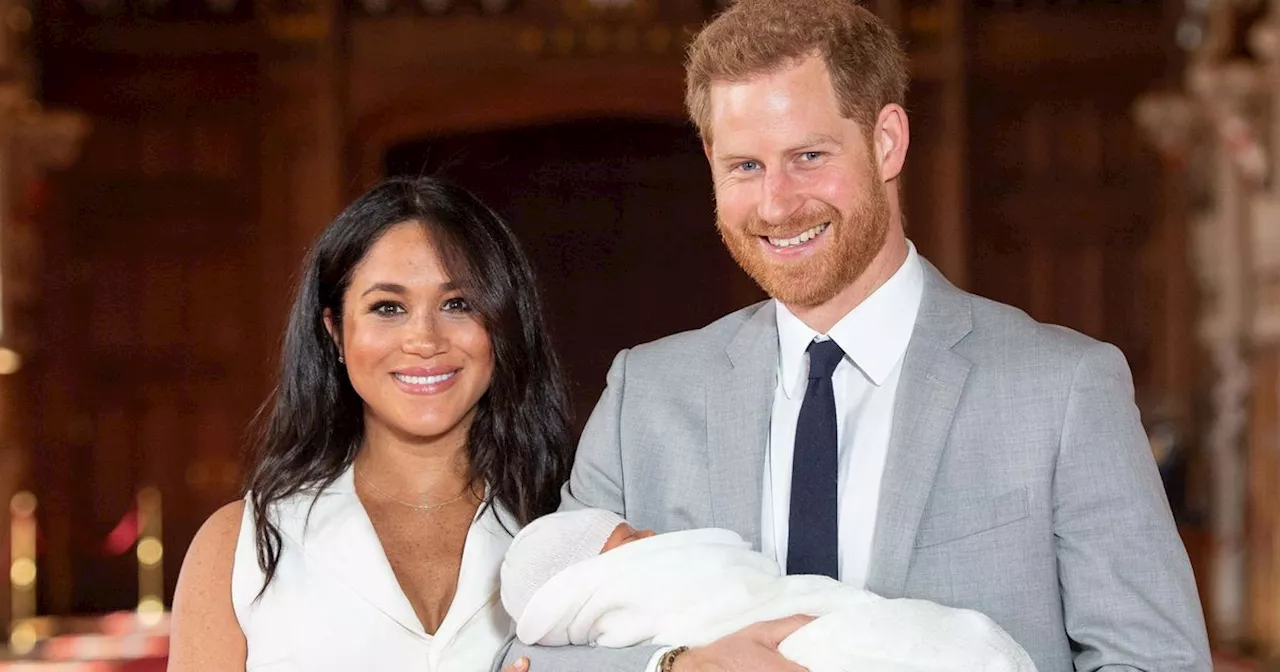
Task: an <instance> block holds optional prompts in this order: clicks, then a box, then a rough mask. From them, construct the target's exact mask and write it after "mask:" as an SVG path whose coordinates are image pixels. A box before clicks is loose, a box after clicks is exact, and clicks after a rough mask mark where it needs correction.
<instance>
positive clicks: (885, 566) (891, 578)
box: [867, 262, 973, 598]
mask: <svg viewBox="0 0 1280 672" xmlns="http://www.w3.org/2000/svg"><path fill="white" fill-rule="evenodd" d="M970 311H971V308H970V298H969V296H968V295H967V294H965V293H964V292H961V291H960V290H958V289H956V288H955V287H954V286H952V285H951V284H950V283H948V282H947V280H946V279H945V278H943V277H942V275H941V274H940V273H939V272H938V271H937V269H935V268H934V267H933V266H932V265H930V264H928V263H927V262H926V263H925V285H924V294H923V297H922V300H921V304H920V312H919V314H918V316H917V318H916V327H915V330H914V331H913V332H912V335H911V341H910V343H909V344H908V346H907V353H906V355H905V357H904V359H903V363H902V373H901V377H900V378H899V383H898V394H897V399H896V400H895V401H894V411H893V425H892V429H891V430H890V431H891V433H890V438H889V455H888V460H887V462H886V463H885V470H884V476H883V480H882V484H881V487H880V504H879V509H878V513H877V517H876V528H875V538H874V541H873V543H872V556H871V568H870V569H871V573H870V576H869V577H868V581H867V588H868V589H869V590H871V591H873V592H876V593H879V594H881V595H883V596H885V597H891V598H893V597H900V596H901V595H902V594H903V592H904V590H905V588H906V581H907V570H908V568H909V565H910V562H911V551H912V549H913V548H914V546H915V539H916V532H917V531H918V529H919V527H920V518H921V516H922V515H923V514H924V509H925V506H926V504H927V503H928V501H929V493H930V491H931V490H932V488H933V483H934V479H935V477H936V475H937V471H938V464H939V462H940V461H941V459H942V453H943V449H944V448H945V446H946V443H947V436H948V434H949V432H950V429H951V423H952V420H953V419H954V417H955V412H956V407H957V406H958V404H959V402H960V395H961V393H962V392H963V390H964V384H965V380H966V379H967V378H968V376H969V368H970V362H969V360H967V359H965V358H964V357H962V356H961V355H959V354H958V353H956V352H954V351H953V350H952V347H953V346H955V345H956V344H957V343H959V342H960V340H961V339H962V338H964V337H965V335H966V334H968V333H969V332H970V331H971V330H972V328H973V318H972V314H971V312H970Z"/></svg>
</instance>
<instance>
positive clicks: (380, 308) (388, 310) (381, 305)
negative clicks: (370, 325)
mask: <svg viewBox="0 0 1280 672" xmlns="http://www.w3.org/2000/svg"><path fill="white" fill-rule="evenodd" d="M369 312H371V313H373V314H375V315H383V316H388V315H399V314H400V313H403V312H404V306H401V305H400V304H398V303H395V302H394V301H379V302H377V303H375V304H373V305H372V306H370V307H369Z"/></svg>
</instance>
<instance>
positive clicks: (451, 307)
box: [441, 296, 471, 313]
mask: <svg viewBox="0 0 1280 672" xmlns="http://www.w3.org/2000/svg"><path fill="white" fill-rule="evenodd" d="M441 308H442V309H444V310H445V311H447V312H451V313H465V312H470V310H471V304H470V303H467V300H466V299H464V298H462V297H460V296H456V297H454V298H452V299H449V300H447V301H445V302H444V305H443V306H441Z"/></svg>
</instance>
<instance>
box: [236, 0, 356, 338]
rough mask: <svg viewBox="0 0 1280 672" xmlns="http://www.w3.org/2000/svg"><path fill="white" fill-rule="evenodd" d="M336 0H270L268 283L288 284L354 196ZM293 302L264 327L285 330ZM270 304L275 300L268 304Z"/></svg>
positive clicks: (263, 80)
mask: <svg viewBox="0 0 1280 672" xmlns="http://www.w3.org/2000/svg"><path fill="white" fill-rule="evenodd" d="M341 6H342V5H341V3H340V2H338V1H337V0H266V1H265V2H263V3H262V4H261V5H260V6H259V10H260V11H259V17H260V18H261V20H262V22H263V27H264V28H265V31H264V32H265V33H266V35H267V38H268V39H267V46H266V49H265V53H264V57H263V65H262V70H261V75H260V80H259V83H260V85H261V87H262V101H263V105H262V110H263V119H262V194H261V198H262V209H261V213H262V215H261V216H262V225H261V227H260V230H261V231H262V235H264V236H269V237H270V242H269V243H268V244H266V245H263V246H262V249H264V250H265V251H266V253H267V254H268V255H269V258H268V259H266V260H265V261H264V265H263V268H264V271H265V272H266V274H267V279H268V280H269V281H270V282H269V283H268V285H267V286H271V287H281V288H284V287H289V286H290V284H291V282H292V280H293V279H294V274H295V273H296V269H297V268H298V265H299V262H300V261H301V259H302V256H303V253H304V252H305V248H306V246H307V245H308V244H309V243H310V242H311V240H312V238H314V236H315V235H316V234H317V233H319V231H320V229H322V228H323V227H324V226H325V224H327V223H328V222H329V220H330V219H332V218H333V216H334V215H336V214H337V213H338V212H339V211H340V210H341V207H342V204H343V203H345V202H346V201H347V199H348V198H349V196H350V194H349V193H348V191H347V188H348V187H347V185H346V184H344V182H343V180H342V176H343V173H344V165H343V143H344V138H345V127H344V124H343V117H342V97H341V92H342V90H343V89H342V87H341V85H340V82H341V81H342V75H343V72H342V70H341V68H342V63H341V60H340V59H339V58H338V49H339V48H340V40H339V36H338V34H337V30H338V29H337V26H338V23H339V20H340V16H339V13H340V11H341ZM287 299H288V297H286V296H284V293H283V292H281V296H280V303H279V304H278V305H268V306H266V307H265V308H266V310H267V316H266V317H267V318H268V319H267V321H266V322H265V324H267V325H273V326H274V327H275V328H278V329H283V327H284V320H283V318H282V316H283V315H284V308H285V307H286V306H287V303H286V302H287ZM267 303H268V304H271V303H272V302H270V301H268V302H267Z"/></svg>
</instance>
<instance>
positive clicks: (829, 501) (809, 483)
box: [787, 340, 844, 579]
mask: <svg viewBox="0 0 1280 672" xmlns="http://www.w3.org/2000/svg"><path fill="white" fill-rule="evenodd" d="M808 352H809V385H808V387H806V388H805V391H804V403H802V404H801V405H800V418H799V421H798V422H797V423H796V445H795V451H794V453H793V457H792V461H791V464H792V466H791V515H790V518H789V521H790V522H789V524H788V525H789V531H788V533H787V573H788V574H822V575H825V576H829V577H831V578H833V579H838V578H840V577H839V570H840V568H839V566H838V565H839V563H838V561H837V559H836V558H837V556H836V548H837V547H838V539H839V527H838V526H837V524H836V509H837V502H836V485H837V482H838V480H837V479H838V478H839V457H838V451H837V449H836V397H835V390H834V389H833V388H832V386H831V373H832V372H833V371H835V370H836V365H837V364H839V363H840V360H841V359H844V351H843V350H841V349H840V346H838V345H836V342H835V341H831V340H827V341H815V342H813V343H810V344H809V350H808Z"/></svg>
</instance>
